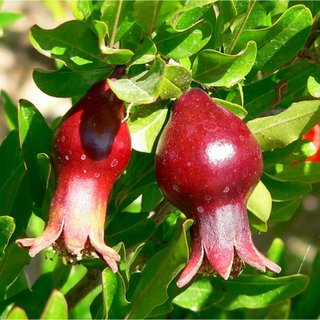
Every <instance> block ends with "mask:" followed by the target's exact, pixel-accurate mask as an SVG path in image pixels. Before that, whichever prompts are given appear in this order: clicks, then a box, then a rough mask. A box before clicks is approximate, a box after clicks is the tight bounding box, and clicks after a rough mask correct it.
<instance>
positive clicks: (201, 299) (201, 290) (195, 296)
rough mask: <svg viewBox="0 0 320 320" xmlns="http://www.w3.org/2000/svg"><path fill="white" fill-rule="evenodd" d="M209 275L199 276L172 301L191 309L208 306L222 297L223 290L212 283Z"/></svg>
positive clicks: (202, 308)
mask: <svg viewBox="0 0 320 320" xmlns="http://www.w3.org/2000/svg"><path fill="white" fill-rule="evenodd" d="M210 280H211V279H210V278H209V277H206V278H203V277H201V278H199V279H197V280H196V281H194V282H193V283H192V284H191V286H190V287H189V288H187V290H185V291H183V292H182V293H181V294H179V295H178V296H177V297H175V298H174V299H173V303H174V304H176V305H178V306H180V307H182V308H186V309H190V310H192V311H201V310H205V309H208V308H210V307H211V306H212V305H214V304H216V303H217V302H218V301H219V300H221V299H222V297H223V295H224V292H223V290H222V288H221V286H217V285H216V283H215V284H213V283H212V281H210Z"/></svg>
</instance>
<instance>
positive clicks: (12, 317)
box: [6, 307, 29, 320]
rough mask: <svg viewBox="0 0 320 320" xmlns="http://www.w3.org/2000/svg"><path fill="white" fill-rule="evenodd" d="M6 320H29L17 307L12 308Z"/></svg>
mask: <svg viewBox="0 0 320 320" xmlns="http://www.w3.org/2000/svg"><path fill="white" fill-rule="evenodd" d="M6 319H8V320H28V319H29V318H28V316H27V314H26V312H25V311H24V310H23V309H21V308H19V307H14V308H12V310H11V311H10V312H9V314H8V316H7V317H6Z"/></svg>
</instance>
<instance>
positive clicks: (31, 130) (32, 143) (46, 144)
mask: <svg viewBox="0 0 320 320" xmlns="http://www.w3.org/2000/svg"><path fill="white" fill-rule="evenodd" d="M18 117H19V139H20V145H21V148H22V153H23V157H24V161H25V164H26V167H27V174H28V178H29V182H30V192H31V194H32V197H33V199H34V201H35V202H36V203H37V204H41V202H42V200H43V196H44V192H45V190H46V181H44V180H43V177H42V175H41V172H40V169H39V163H38V161H37V154H38V153H46V154H47V155H49V154H50V152H51V139H52V131H51V129H50V128H49V127H48V125H47V123H46V121H45V119H44V118H43V116H42V115H41V113H40V112H39V111H38V110H37V109H36V108H35V106H34V105H33V104H32V103H30V102H28V101H27V100H21V101H20V103H19V108H18Z"/></svg>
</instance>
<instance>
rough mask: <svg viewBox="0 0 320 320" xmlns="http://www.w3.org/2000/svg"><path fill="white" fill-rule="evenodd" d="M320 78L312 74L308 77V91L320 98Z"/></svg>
mask: <svg viewBox="0 0 320 320" xmlns="http://www.w3.org/2000/svg"><path fill="white" fill-rule="evenodd" d="M319 82H320V79H319V77H317V76H314V75H313V76H310V77H309V78H308V91H309V93H310V94H311V95H312V96H313V97H315V98H320V83H319Z"/></svg>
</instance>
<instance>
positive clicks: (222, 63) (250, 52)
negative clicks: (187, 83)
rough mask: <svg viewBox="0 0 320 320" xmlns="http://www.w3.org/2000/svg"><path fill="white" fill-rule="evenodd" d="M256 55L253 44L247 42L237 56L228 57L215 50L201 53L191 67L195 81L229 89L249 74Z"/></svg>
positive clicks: (255, 47)
mask: <svg viewBox="0 0 320 320" xmlns="http://www.w3.org/2000/svg"><path fill="white" fill-rule="evenodd" d="M256 54H257V46H256V44H255V42H253V41H249V42H248V43H247V46H246V47H245V49H244V50H243V51H241V52H239V53H238V54H237V55H228V54H225V53H221V52H218V51H215V50H211V49H206V50H203V51H201V52H200V53H199V54H198V56H197V58H196V60H195V62H194V64H193V67H192V74H193V77H194V79H195V80H196V81H198V82H200V83H203V84H206V85H210V86H216V87H227V88H230V87H232V86H233V85H235V84H236V83H238V82H240V81H241V80H243V78H244V77H245V76H246V75H247V74H248V73H249V72H250V70H251V68H252V66H253V64H254V61H255V58H256Z"/></svg>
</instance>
